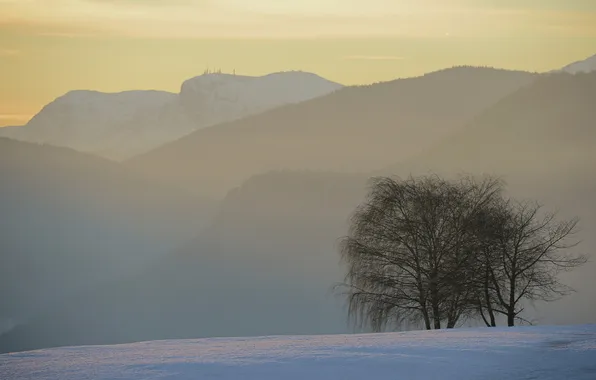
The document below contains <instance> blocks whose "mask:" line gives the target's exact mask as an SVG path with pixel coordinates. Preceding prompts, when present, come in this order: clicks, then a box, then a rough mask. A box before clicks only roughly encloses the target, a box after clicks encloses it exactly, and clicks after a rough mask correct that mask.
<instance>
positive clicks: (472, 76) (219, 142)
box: [125, 67, 537, 198]
mask: <svg viewBox="0 0 596 380" xmlns="http://www.w3.org/2000/svg"><path fill="white" fill-rule="evenodd" d="M536 77H537V74H532V73H528V72H523V71H508V70H499V69H493V68H478V67H455V68H450V69H445V70H440V71H437V72H433V73H429V74H426V75H423V76H420V77H415V78H407V79H399V80H394V81H391V82H384V83H377V84H373V85H367V86H353V87H345V88H343V89H341V90H338V91H335V92H334V93H332V94H329V95H327V96H323V97H318V98H314V99H311V100H309V101H305V102H301V103H296V104H291V105H287V106H283V107H278V108H275V109H272V110H269V111H266V112H263V113H260V114H257V115H252V116H249V117H245V118H243V119H240V120H235V121H231V122H228V123H225V124H220V125H216V126H213V127H209V128H203V129H201V130H197V131H195V132H193V133H191V134H189V135H187V136H184V137H183V138H181V139H179V140H176V141H174V142H171V143H168V144H164V145H163V146H160V147H158V148H156V149H154V150H152V151H150V152H148V153H145V154H142V155H139V156H136V157H133V158H132V159H129V160H127V161H126V162H125V163H126V164H127V165H129V166H130V167H132V168H134V169H135V170H138V171H140V172H142V173H144V174H145V175H147V176H148V177H150V178H155V179H158V180H160V181H163V182H165V183H171V184H175V185H176V186H178V187H180V188H184V189H187V190H189V191H200V192H202V194H203V195H207V196H209V197H218V198H221V197H222V196H223V195H224V194H225V192H226V191H228V190H229V189H230V188H233V187H236V186H239V185H240V184H241V183H242V182H243V181H244V180H246V179H248V178H249V177H251V176H252V175H255V174H259V173H265V172H268V171H270V170H283V169H290V170H323V171H342V172H366V171H370V170H375V169H377V168H380V167H383V166H385V165H388V164H390V163H393V162H396V161H400V160H401V159H405V158H406V157H409V156H410V155H412V154H416V153H418V152H420V151H423V150H424V149H425V148H427V147H429V146H431V145H432V144H433V143H435V142H437V141H439V140H440V139H441V138H443V137H445V136H447V135H449V134H450V133H452V132H453V131H454V130H456V129H458V128H460V127H462V126H463V125H465V124H466V123H467V122H468V121H469V120H470V118H473V117H474V116H476V115H477V114H478V113H480V112H481V111H483V110H484V109H485V108H486V107H489V106H491V105H492V104H494V103H495V102H496V101H498V100H499V99H501V98H503V97H505V96H507V95H509V94H510V93H512V92H514V91H516V90H517V89H518V88H520V87H522V86H525V85H527V84H530V83H531V82H532V81H533V80H534V79H535V78H536ZM214 162H216V163H217V165H214ZM189 163H192V166H189ZM203 192H204V193H203Z"/></svg>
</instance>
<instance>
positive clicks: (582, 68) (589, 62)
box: [561, 55, 596, 74]
mask: <svg viewBox="0 0 596 380" xmlns="http://www.w3.org/2000/svg"><path fill="white" fill-rule="evenodd" d="M595 70H596V55H593V56H591V57H589V58H586V59H585V60H583V61H577V62H574V63H571V64H569V65H567V66H565V67H563V68H562V69H561V71H565V72H568V73H570V74H577V73H589V72H592V71H595Z"/></svg>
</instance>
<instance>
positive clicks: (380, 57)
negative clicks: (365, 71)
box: [344, 55, 406, 61]
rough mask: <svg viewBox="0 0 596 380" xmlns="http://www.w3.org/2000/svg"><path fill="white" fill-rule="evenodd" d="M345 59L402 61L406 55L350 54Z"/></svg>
mask: <svg viewBox="0 0 596 380" xmlns="http://www.w3.org/2000/svg"><path fill="white" fill-rule="evenodd" d="M344 59H345V60H349V61H402V60H404V59H406V57H400V56H395V55H349V56H347V57H344Z"/></svg>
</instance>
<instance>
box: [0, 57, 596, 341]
mask: <svg viewBox="0 0 596 380" xmlns="http://www.w3.org/2000/svg"><path fill="white" fill-rule="evenodd" d="M595 98H596V72H592V73H579V74H576V75H572V74H569V73H565V72H562V73H549V74H534V73H525V72H518V71H506V70H496V69H491V68H474V67H457V68H452V69H446V70H441V71H438V72H435V73H430V74H427V75H424V76H422V77H418V78H411V79H403V80H397V81H392V82H388V83H380V84H374V85H370V86H360V87H346V88H343V89H340V90H338V91H336V92H334V93H332V94H328V95H326V96H321V97H318V98H315V99H311V100H308V101H305V102H301V103H297V104H293V105H285V106H280V107H278V108H275V109H272V110H269V111H265V112H262V113H260V114H258V115H252V116H248V117H246V118H243V119H241V120H236V121H230V122H226V123H223V124H221V125H217V126H214V127H209V128H205V129H202V130H199V131H196V132H193V133H191V134H190V135H188V136H186V137H183V138H181V139H179V140H178V141H175V142H172V143H169V144H166V145H163V146H162V147H159V148H157V149H155V150H153V151H151V152H148V153H146V154H143V155H139V156H137V157H134V158H132V159H130V160H127V161H125V162H123V163H114V162H111V161H108V160H104V159H99V158H95V157H92V156H89V155H86V154H82V153H77V152H74V151H72V150H69V149H64V148H54V147H50V146H43V145H36V144H28V143H22V142H15V141H9V140H0V141H4V143H5V144H7V145H6V146H10V147H11V149H12V152H13V153H11V155H7V156H5V157H2V159H0V163H2V165H3V166H2V167H3V168H4V169H3V170H4V172H3V173H2V178H3V179H4V178H8V179H10V180H11V183H12V182H14V183H15V185H14V187H15V189H14V190H12V191H10V192H6V191H5V194H3V196H2V197H0V207H4V208H6V209H10V208H9V207H12V208H14V210H13V211H12V213H13V214H11V215H13V216H12V217H11V218H6V219H4V220H7V221H8V220H13V219H14V220H19V218H21V222H20V223H21V224H15V225H14V226H13V230H10V231H8V232H6V235H5V237H3V240H2V241H10V240H8V239H9V238H12V239H15V238H14V236H18V234H19V233H21V234H22V231H27V236H32V235H35V236H43V237H44V239H43V240H38V241H37V242H38V243H36V240H33V241H31V242H30V241H28V240H27V239H26V238H24V237H23V238H22V239H17V240H15V242H14V243H11V244H10V245H8V246H7V248H4V249H2V250H1V252H2V254H3V255H9V254H10V255H11V256H4V257H8V258H9V259H10V260H18V259H19V257H21V256H22V252H26V251H27V250H28V251H29V252H30V255H31V256H22V257H23V259H22V261H23V262H24V263H28V264H31V263H35V262H37V261H36V260H39V257H41V256H43V255H47V256H48V257H47V259H48V260H52V258H53V257H60V256H57V253H56V251H57V250H55V249H54V250H50V249H49V247H52V246H56V245H58V244H60V243H61V242H62V241H65V240H68V239H72V238H74V237H79V238H80V240H79V242H78V243H77V244H78V246H77V247H78V248H79V249H80V252H77V249H76V248H73V249H71V250H70V251H69V252H70V255H71V256H69V257H68V258H66V259H61V258H59V259H56V263H57V264H59V265H56V266H58V268H61V269H62V271H58V270H56V269H52V271H50V270H49V269H48V270H47V271H46V270H45V265H44V266H40V267H37V268H36V269H37V270H38V271H41V272H42V273H44V276H47V278H59V277H58V276H65V274H64V273H68V272H70V271H71V270H72V271H74V272H75V273H78V271H80V270H81V269H79V267H77V266H74V264H71V261H73V262H76V260H77V255H80V254H81V252H84V253H85V255H84V257H87V256H91V257H94V260H98V261H100V262H101V260H105V261H104V263H103V265H104V267H108V268H111V269H110V270H106V271H105V272H104V271H100V272H101V273H102V276H103V277H102V278H101V281H100V280H97V281H96V280H95V279H93V281H91V279H90V281H89V282H86V283H85V282H78V283H77V282H73V284H77V285H73V286H72V287H74V286H77V289H76V290H77V291H76V292H73V291H71V290H72V289H70V290H69V289H68V288H69V287H68V286H67V285H65V286H64V287H63V288H62V289H61V290H60V292H61V293H60V294H59V295H60V297H58V296H56V297H53V298H48V296H47V294H42V295H40V296H39V297H40V298H43V299H45V300H46V302H45V303H42V302H39V303H37V304H36V309H35V310H33V311H30V310H32V308H33V307H32V306H28V307H29V309H27V310H29V312H27V313H25V312H23V313H22V314H23V315H25V314H26V317H27V318H25V319H22V320H19V323H18V325H17V326H11V327H12V329H11V330H10V331H8V332H6V333H5V334H3V335H0V352H10V351H19V350H27V349H34V348H42V347H51V346H61V345H87V344H103V343H122V342H132V341H144V340H152V339H171V338H191V337H201V336H230V335H235V336H246V335H271V334H307V333H309V334H313V333H334V332H348V331H350V329H349V328H348V325H347V324H346V314H345V309H343V307H342V306H343V300H342V299H340V298H338V297H336V295H334V294H333V293H332V292H331V287H332V286H333V285H334V284H335V283H337V282H338V281H341V280H342V277H343V269H344V268H343V267H342V266H341V265H340V262H339V255H338V254H337V247H336V242H337V239H338V238H340V237H341V236H343V235H344V234H345V233H346V231H347V229H346V228H347V221H348V217H349V215H350V213H351V212H352V211H353V210H354V208H355V207H356V206H357V205H358V203H359V202H360V201H362V199H363V196H364V195H365V192H366V190H367V180H368V179H369V178H370V177H372V176H378V175H399V176H402V177H405V176H408V175H409V174H423V173H428V172H429V171H432V172H436V173H440V174H444V175H445V176H449V177H451V176H455V175H457V174H460V173H463V172H467V173H472V174H482V173H490V174H494V175H498V176H503V177H504V179H505V180H506V181H507V182H508V186H509V189H510V193H511V194H513V195H515V196H518V197H528V198H531V199H537V200H539V201H542V202H544V203H545V205H546V206H547V207H548V208H555V209H560V210H561V216H562V217H571V216H576V215H577V216H579V217H580V218H581V227H582V231H581V233H580V235H579V236H578V238H579V239H580V240H582V243H581V244H580V245H579V246H578V247H577V248H576V249H580V250H581V251H582V252H584V253H587V254H589V255H591V257H592V258H594V255H593V251H594V249H595V248H596V239H595V236H596V207H595V206H594V205H596V198H595V194H596V181H595V180H594V178H592V176H591V175H590V173H591V172H593V168H594V167H595V166H596V154H595V153H594V152H596V130H594V120H595V119H596V108H595V107H593V99H595ZM317 132H319V133H317ZM4 151H5V149H2V150H0V153H3V152H4ZM6 151H8V150H6ZM53 157H64V158H61V159H59V160H58V159H54V158H53ZM25 158H27V159H28V161H27V162H28V166H27V167H28V169H27V170H24V169H22V168H21V167H20V166H19V165H18V164H17V163H18V162H20V161H23V160H25ZM46 162H48V163H52V165H51V166H45V165H46V164H45V163H46ZM73 166H74V167H75V168H77V169H76V170H75V168H73ZM27 167H26V168H27ZM18 173H24V174H21V177H19V176H18V175H17V174H18ZM99 174H101V176H99ZM96 175H98V177H97V178H96V177H95V176H96ZM11 176H12V177H11ZM13 177H14V178H16V179H12V178H13ZM29 178H32V179H31V180H29ZM27 181H29V182H27ZM7 183H8V182H7ZM140 184H143V185H140ZM44 189H49V190H52V189H54V191H48V193H49V194H53V195H52V196H53V197H55V198H58V199H60V200H61V201H60V202H61V203H57V205H58V206H56V207H55V208H54V209H52V211H53V212H54V213H56V214H55V215H58V216H57V217H55V216H54V214H52V213H50V212H48V211H45V209H44V208H43V207H41V208H40V207H39V206H36V205H38V204H41V205H45V207H46V208H48V207H49V206H48V205H52V204H54V203H53V199H50V198H47V197H46V194H45V191H43V190H44ZM123 189H126V190H123ZM3 190H4V189H3ZM34 190H36V191H34ZM106 192H107V194H109V196H107V195H103V194H104V193H106ZM120 194H125V195H120ZM139 194H145V198H144V200H143V201H140V200H138V199H137V198H138V197H137V196H136V195H139ZM17 195H18V196H17ZM77 197H78V198H77ZM210 197H211V198H210ZM71 198H72V199H73V200H76V199H79V198H81V199H82V201H80V202H75V201H71ZM209 199H221V201H211V200H209ZM124 200H125V201H124ZM157 200H161V201H157ZM29 202H32V203H33V206H31V208H32V210H33V211H29V213H25V211H26V210H28V209H27V207H26V206H27V204H28V203H29ZM35 202H37V203H35ZM168 202H171V203H168ZM93 205H95V206H97V207H93ZM64 209H66V210H72V211H73V212H74V214H75V217H72V218H70V219H68V218H67V217H66V216H61V214H60V212H62V213H64V211H62V210H64ZM134 210H137V211H140V214H135V213H134ZM42 211H43V212H42ZM58 211H60V212H58ZM36 212H40V213H41V215H48V216H47V217H45V219H40V220H39V221H38V222H37V221H36V214H35V213H36ZM80 215H83V216H80ZM98 215H99V216H105V218H104V219H101V222H102V224H99V222H96V223H98V225H100V226H101V227H102V228H108V227H113V228H114V231H112V233H113V235H108V234H106V235H104V236H105V240H103V239H96V238H95V233H94V231H96V228H99V227H96V226H95V225H93V224H92V223H91V222H88V221H87V220H88V219H93V218H98ZM113 215H116V216H117V217H116V219H113V217H112V216H113ZM113 220H122V221H123V222H122V223H123V224H121V225H112V224H111V222H113ZM81 221H83V222H84V223H81ZM29 223H32V224H31V226H34V227H29ZM35 223H37V224H35ZM147 223H153V224H152V227H147ZM195 223H196V224H195ZM79 225H81V227H80V229H79V230H76V227H77V226H79ZM122 225H124V226H126V227H127V228H128V229H130V230H135V229H138V230H140V231H145V232H146V233H147V235H149V236H148V237H147V236H141V237H137V236H136V235H134V234H133V235H132V236H133V237H135V238H136V239H137V240H135V244H136V245H135V244H132V245H131V246H129V247H128V248H130V249H125V248H126V247H125V246H124V244H122V245H120V246H119V247H120V249H114V248H112V247H109V246H108V245H107V244H108V242H110V241H112V240H114V241H116V242H117V241H118V239H119V238H121V236H127V235H129V230H127V229H124V230H122V229H121V228H120V226H122ZM52 226H56V227H54V228H53V229H52ZM86 228H88V229H86ZM162 229H163V230H162ZM73 230H74V231H77V232H76V233H73V232H72V231H73ZM55 231H60V232H61V233H60V234H56V233H55ZM79 231H87V232H85V233H83V232H79ZM97 231H100V229H97ZM174 232H175V233H176V234H179V235H180V236H178V235H176V234H175V233H174ZM118 233H121V234H122V235H118ZM98 242H101V243H102V244H104V245H101V244H100V245H98V246H95V245H96V244H99V243H98ZM157 242H160V243H161V244H163V245H169V247H166V246H162V245H159V246H158V245H157ZM34 244H38V245H37V246H35V247H32V248H31V245H34ZM144 244H147V245H144ZM174 245H177V246H174ZM147 246H149V247H151V248H152V249H153V251H147V250H145V249H144V248H143V247H147ZM46 247H48V248H46ZM91 248H93V249H91ZM157 251H159V252H157ZM48 252H49V253H48ZM108 253H111V254H112V256H106V257H104V256H103V255H104V254H106V255H107V254H108ZM35 255H38V256H35ZM120 255H124V256H122V257H121V256H120ZM114 256H117V258H118V260H127V259H128V258H129V257H131V256H132V257H133V258H134V260H135V261H132V263H134V264H133V265H130V266H129V267H126V268H123V270H122V271H121V272H115V271H113V270H112V269H113V266H120V265H121V261H118V260H116V261H114ZM4 257H3V258H2V260H3V262H5V260H7V259H5V258H4ZM108 264H111V265H108ZM112 265H113V266H112ZM85 268H86V270H87V272H85V271H83V273H84V274H89V273H95V272H94V270H92V269H93V268H101V266H97V267H96V266H95V264H93V265H88V266H86V267H85ZM595 269H596V267H595V266H594V263H593V261H592V262H591V263H589V264H588V265H586V266H584V267H583V268H581V269H580V270H578V271H576V272H573V273H570V274H568V275H567V277H566V278H565V279H564V280H565V281H566V282H567V283H569V284H570V285H572V286H574V287H575V288H576V289H577V290H578V292H577V293H576V294H574V295H572V296H570V297H567V298H565V299H563V300H561V301H557V302H554V303H552V304H536V305H535V306H536V308H537V309H536V310H534V309H533V308H532V307H531V305H528V308H527V309H528V312H527V313H528V315H527V316H528V318H537V319H538V321H539V322H541V323H589V322H595V321H596V320H594V317H595V316H596V310H595V309H594V305H596V298H595V296H594V293H593V292H592V289H593V288H594V286H596V282H595V281H594V279H593V275H592V274H593V272H594V270H595ZM27 271H29V272H27ZM10 273H11V274H12V275H13V277H12V278H11V279H9V280H7V284H16V285H13V287H14V288H15V291H14V293H11V294H14V295H13V296H12V297H13V298H10V297H9V298H7V299H8V300H9V301H11V302H13V301H14V300H20V299H21V298H19V297H20V295H21V294H24V293H18V292H19V291H22V290H21V287H24V284H26V283H27V282H32V283H34V282H35V278H37V277H38V276H39V274H38V273H39V272H37V274H35V275H33V276H31V277H23V278H28V280H27V281H22V282H18V281H17V279H18V278H19V276H25V275H23V274H22V273H25V274H27V273H32V269H29V268H28V266H27V265H23V266H22V268H18V267H17V268H15V269H13V270H10ZM52 276H55V277H52ZM84 277H85V278H86V277H88V276H87V275H85V276H84ZM68 281H71V280H70V279H68ZM46 284H47V283H46ZM64 288H66V289H64ZM37 289H39V288H34V289H33V290H31V293H34V294H35V292H36V291H37ZM79 289H80V290H79ZM13 303H14V302H13ZM14 304H16V303H14ZM42 306H43V307H42ZM10 307H11V308H14V307H15V306H10ZM19 307H21V306H19ZM23 309H24V307H23ZM7 310H9V309H7Z"/></svg>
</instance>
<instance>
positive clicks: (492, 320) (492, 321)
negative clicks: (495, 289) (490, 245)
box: [483, 267, 497, 327]
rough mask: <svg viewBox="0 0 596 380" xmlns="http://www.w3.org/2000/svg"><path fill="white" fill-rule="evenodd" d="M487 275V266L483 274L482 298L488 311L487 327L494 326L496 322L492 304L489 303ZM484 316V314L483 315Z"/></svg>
mask: <svg viewBox="0 0 596 380" xmlns="http://www.w3.org/2000/svg"><path fill="white" fill-rule="evenodd" d="M488 276H489V272H488V267H487V270H486V274H485V276H484V299H485V301H486V311H487V312H488V317H489V318H490V326H489V327H496V326H497V322H496V319H495V312H494V310H493V305H492V303H491V299H490V291H489V289H488V284H489V283H488ZM483 318H484V316H483Z"/></svg>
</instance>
